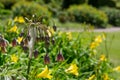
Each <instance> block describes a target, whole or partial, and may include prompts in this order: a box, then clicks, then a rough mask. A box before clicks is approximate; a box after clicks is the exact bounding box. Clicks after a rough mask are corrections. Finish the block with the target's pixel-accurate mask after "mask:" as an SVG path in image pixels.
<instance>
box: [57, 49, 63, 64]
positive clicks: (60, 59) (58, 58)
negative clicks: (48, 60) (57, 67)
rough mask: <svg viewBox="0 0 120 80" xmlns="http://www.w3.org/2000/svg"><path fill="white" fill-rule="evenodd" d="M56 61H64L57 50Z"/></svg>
mask: <svg viewBox="0 0 120 80" xmlns="http://www.w3.org/2000/svg"><path fill="white" fill-rule="evenodd" d="M57 61H59V62H61V61H64V57H63V55H62V53H61V52H60V51H59V53H58V55H57Z"/></svg>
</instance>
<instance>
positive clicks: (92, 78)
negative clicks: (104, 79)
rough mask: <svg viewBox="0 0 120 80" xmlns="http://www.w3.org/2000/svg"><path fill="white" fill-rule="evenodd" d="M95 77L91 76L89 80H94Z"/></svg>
mask: <svg viewBox="0 0 120 80" xmlns="http://www.w3.org/2000/svg"><path fill="white" fill-rule="evenodd" d="M94 78H95V75H92V76H90V77H89V78H88V79H87V80H94Z"/></svg>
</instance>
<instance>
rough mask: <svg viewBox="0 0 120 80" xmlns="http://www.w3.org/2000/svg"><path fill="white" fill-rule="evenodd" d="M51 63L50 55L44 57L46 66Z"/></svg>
mask: <svg viewBox="0 0 120 80" xmlns="http://www.w3.org/2000/svg"><path fill="white" fill-rule="evenodd" d="M49 63H50V57H49V55H48V53H46V55H45V56H44V64H49Z"/></svg>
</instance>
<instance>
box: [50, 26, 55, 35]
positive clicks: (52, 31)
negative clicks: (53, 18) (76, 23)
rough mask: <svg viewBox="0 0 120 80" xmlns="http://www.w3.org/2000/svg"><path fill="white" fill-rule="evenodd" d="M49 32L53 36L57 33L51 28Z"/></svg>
mask: <svg viewBox="0 0 120 80" xmlns="http://www.w3.org/2000/svg"><path fill="white" fill-rule="evenodd" d="M49 31H50V32H51V34H52V35H54V33H55V31H54V29H53V28H51V27H50V28H49Z"/></svg>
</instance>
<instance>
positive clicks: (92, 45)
mask: <svg viewBox="0 0 120 80" xmlns="http://www.w3.org/2000/svg"><path fill="white" fill-rule="evenodd" d="M98 45H99V44H98V43H96V42H92V43H91V44H90V49H94V48H96V47H97V46H98Z"/></svg>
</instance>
